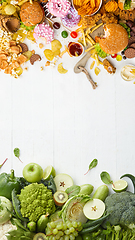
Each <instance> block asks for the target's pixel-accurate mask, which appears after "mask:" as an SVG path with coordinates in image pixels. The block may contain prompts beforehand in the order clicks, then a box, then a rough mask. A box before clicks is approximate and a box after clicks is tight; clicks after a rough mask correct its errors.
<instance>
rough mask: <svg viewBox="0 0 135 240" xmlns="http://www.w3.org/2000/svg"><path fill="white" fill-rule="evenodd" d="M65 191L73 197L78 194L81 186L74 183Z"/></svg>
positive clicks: (69, 196)
mask: <svg viewBox="0 0 135 240" xmlns="http://www.w3.org/2000/svg"><path fill="white" fill-rule="evenodd" d="M65 192H66V193H67V194H68V198H71V197H73V196H75V195H77V194H78V193H79V192H80V186H78V185H73V186H71V187H69V188H67V189H66V190H65Z"/></svg>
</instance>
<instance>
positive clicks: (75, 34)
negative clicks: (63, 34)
mask: <svg viewBox="0 0 135 240" xmlns="http://www.w3.org/2000/svg"><path fill="white" fill-rule="evenodd" d="M70 36H71V37H72V38H77V36H78V34H77V32H75V31H72V32H71V33H70Z"/></svg>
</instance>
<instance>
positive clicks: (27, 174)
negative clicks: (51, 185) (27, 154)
mask: <svg viewBox="0 0 135 240" xmlns="http://www.w3.org/2000/svg"><path fill="white" fill-rule="evenodd" d="M23 177H24V178H25V179H26V180H27V181H28V182H30V183H34V182H39V181H40V180H41V179H42V177H43V169H42V167H41V166H40V165H39V164H37V163H28V164H27V165H26V166H25V167H24V169H23Z"/></svg>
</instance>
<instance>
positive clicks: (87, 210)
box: [83, 199, 105, 220]
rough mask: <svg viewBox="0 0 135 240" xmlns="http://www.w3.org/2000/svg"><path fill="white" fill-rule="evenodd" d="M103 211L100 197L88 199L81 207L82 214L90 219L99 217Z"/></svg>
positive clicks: (103, 206)
mask: <svg viewBox="0 0 135 240" xmlns="http://www.w3.org/2000/svg"><path fill="white" fill-rule="evenodd" d="M104 211H105V204H104V202H103V201H102V200H100V199H93V200H90V201H88V202H87V203H86V204H85V205H84V207H83V213H84V215H85V216H86V217H87V218H88V219H90V220H95V219H98V218H100V217H101V216H102V215H103V213H104Z"/></svg>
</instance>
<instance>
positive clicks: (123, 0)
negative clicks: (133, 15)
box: [118, 0, 135, 11]
mask: <svg viewBox="0 0 135 240" xmlns="http://www.w3.org/2000/svg"><path fill="white" fill-rule="evenodd" d="M118 6H119V8H120V9H121V10H130V11H132V10H133V9H134V8H135V0H118Z"/></svg>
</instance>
